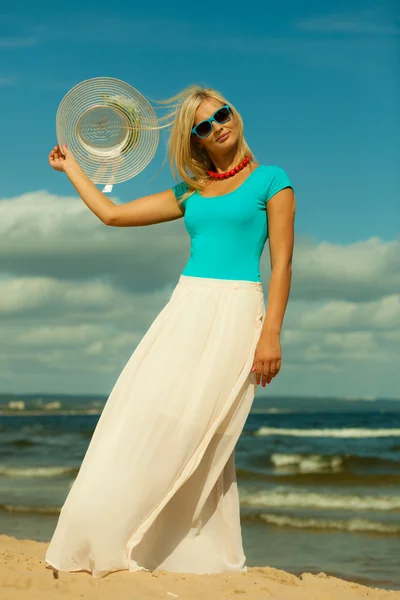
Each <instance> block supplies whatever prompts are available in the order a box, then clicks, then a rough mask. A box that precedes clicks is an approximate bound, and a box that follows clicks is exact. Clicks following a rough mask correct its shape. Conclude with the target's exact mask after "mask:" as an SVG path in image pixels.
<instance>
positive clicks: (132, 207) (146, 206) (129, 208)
mask: <svg viewBox="0 0 400 600" xmlns="http://www.w3.org/2000/svg"><path fill="white" fill-rule="evenodd" d="M49 163H50V166H51V167H52V168H53V169H54V170H56V171H61V172H64V173H65V174H66V175H67V177H68V179H69V180H70V181H71V183H72V185H73V186H74V187H75V189H76V191H77V192H78V194H79V196H80V197H81V198H82V200H83V202H84V203H85V204H86V206H87V207H88V208H89V209H90V210H91V211H92V213H93V214H95V215H96V217H97V218H98V219H100V221H102V222H103V223H104V224H105V225H109V226H111V227H139V226H143V225H153V224H155V223H163V222H165V221H174V220H176V219H180V218H181V217H183V214H184V211H183V209H182V208H180V206H178V204H177V201H176V198H175V194H174V192H173V190H172V189H168V190H165V191H163V192H159V193H157V194H151V195H150V196H143V197H142V198H138V199H137V200H133V201H132V202H128V203H127V204H119V205H116V204H114V203H113V202H112V201H111V200H110V199H109V198H107V196H106V195H105V194H103V192H101V191H100V190H99V189H98V188H97V187H96V186H95V184H94V183H93V182H92V181H91V180H90V179H89V177H88V176H87V175H86V174H85V173H84V171H83V170H82V168H81V167H80V166H79V164H78V162H77V161H76V160H75V158H74V156H73V155H72V153H71V152H70V151H69V150H68V148H67V147H64V148H63V152H61V150H60V148H59V146H55V147H54V148H53V150H52V151H51V152H50V154H49Z"/></svg>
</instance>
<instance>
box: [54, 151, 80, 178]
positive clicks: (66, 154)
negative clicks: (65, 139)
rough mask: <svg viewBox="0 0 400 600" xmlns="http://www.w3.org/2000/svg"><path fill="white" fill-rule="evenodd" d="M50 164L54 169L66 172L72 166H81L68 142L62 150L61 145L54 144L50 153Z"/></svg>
mask: <svg viewBox="0 0 400 600" xmlns="http://www.w3.org/2000/svg"><path fill="white" fill-rule="evenodd" d="M49 164H50V166H51V168H52V169H54V170H55V171H60V172H61V173H66V172H67V170H68V169H69V168H71V167H75V166H76V167H78V166H79V165H78V163H77V161H76V159H75V157H74V155H73V154H72V152H71V151H70V150H69V148H68V146H67V145H66V144H64V146H63V151H62V152H61V149H60V146H54V148H53V150H52V151H51V152H50V154H49Z"/></svg>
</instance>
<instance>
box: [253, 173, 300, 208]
mask: <svg viewBox="0 0 400 600" xmlns="http://www.w3.org/2000/svg"><path fill="white" fill-rule="evenodd" d="M258 168H259V169H261V173H262V174H263V178H262V186H263V189H264V190H265V193H266V200H267V201H268V200H269V199H270V198H272V196H274V195H275V194H276V193H277V192H278V191H280V190H282V189H284V188H286V187H291V188H292V189H293V185H292V182H291V180H290V178H289V175H288V174H287V172H286V171H285V169H283V168H282V167H280V166H279V165H265V164H260V165H259V167H258Z"/></svg>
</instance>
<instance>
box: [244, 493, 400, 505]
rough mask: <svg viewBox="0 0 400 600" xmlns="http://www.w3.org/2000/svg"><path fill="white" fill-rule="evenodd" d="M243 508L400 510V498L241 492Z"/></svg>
mask: <svg viewBox="0 0 400 600" xmlns="http://www.w3.org/2000/svg"><path fill="white" fill-rule="evenodd" d="M239 492H240V503H241V505H242V506H258V507H261V508H264V507H266V508H271V507H273V508H322V509H344V510H379V511H392V510H393V511H395V510H400V496H358V495H350V494H320V493H317V492H283V491H280V490H271V491H265V490H263V491H259V492H248V491H246V490H240V488H239Z"/></svg>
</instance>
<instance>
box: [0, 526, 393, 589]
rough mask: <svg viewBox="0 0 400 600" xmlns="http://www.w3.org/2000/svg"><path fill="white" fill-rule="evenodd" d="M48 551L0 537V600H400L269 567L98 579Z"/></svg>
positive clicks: (338, 581) (33, 543)
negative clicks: (61, 566) (48, 556)
mask: <svg viewBox="0 0 400 600" xmlns="http://www.w3.org/2000/svg"><path fill="white" fill-rule="evenodd" d="M47 546H48V544H47V543H44V542H36V541H33V540H18V539H16V538H13V537H9V536H6V535H0V555H1V560H0V597H1V600H14V599H15V600H18V599H20V598H21V599H25V598H32V599H36V600H53V599H56V598H63V599H65V600H69V599H72V598H73V599H74V600H76V599H79V598H90V599H92V598H93V599H95V598H96V600H103V599H104V600H106V599H107V600H110V599H112V600H114V599H118V600H125V599H128V598H129V599H135V600H153V599H154V600H155V599H157V600H158V599H163V600H173V599H174V598H179V599H180V600H197V599H201V600H204V599H207V600H222V599H223V600H227V599H237V600H246V599H251V600H261V599H262V600H270V599H276V600H336V599H337V600H339V599H340V600H352V599H353V598H354V599H356V598H368V599H375V598H376V599H377V600H378V599H379V600H384V599H388V600H389V599H390V600H392V599H393V600H394V599H396V598H397V599H398V600H400V591H387V590H382V589H376V588H374V589H372V588H370V587H365V586H363V585H359V584H356V583H349V582H346V581H343V580H341V579H337V578H336V577H330V576H327V575H325V574H324V573H319V574H318V575H311V574H310V573H303V574H302V575H301V576H300V577H295V576H294V575H292V574H290V573H286V572H285V571H280V570H278V569H272V568H270V567H250V568H249V571H248V573H222V574H219V575H188V574H178V573H167V572H165V571H155V572H153V573H150V572H143V571H141V572H136V573H129V572H128V571H119V572H117V573H110V574H109V575H107V576H106V577H103V578H101V579H94V578H93V577H92V576H91V574H90V573H87V572H83V571H81V572H78V573H66V572H64V571H59V572H55V571H54V570H53V569H52V568H51V567H49V566H48V565H47V564H46V563H45V560H44V557H45V553H46V549H47Z"/></svg>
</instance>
